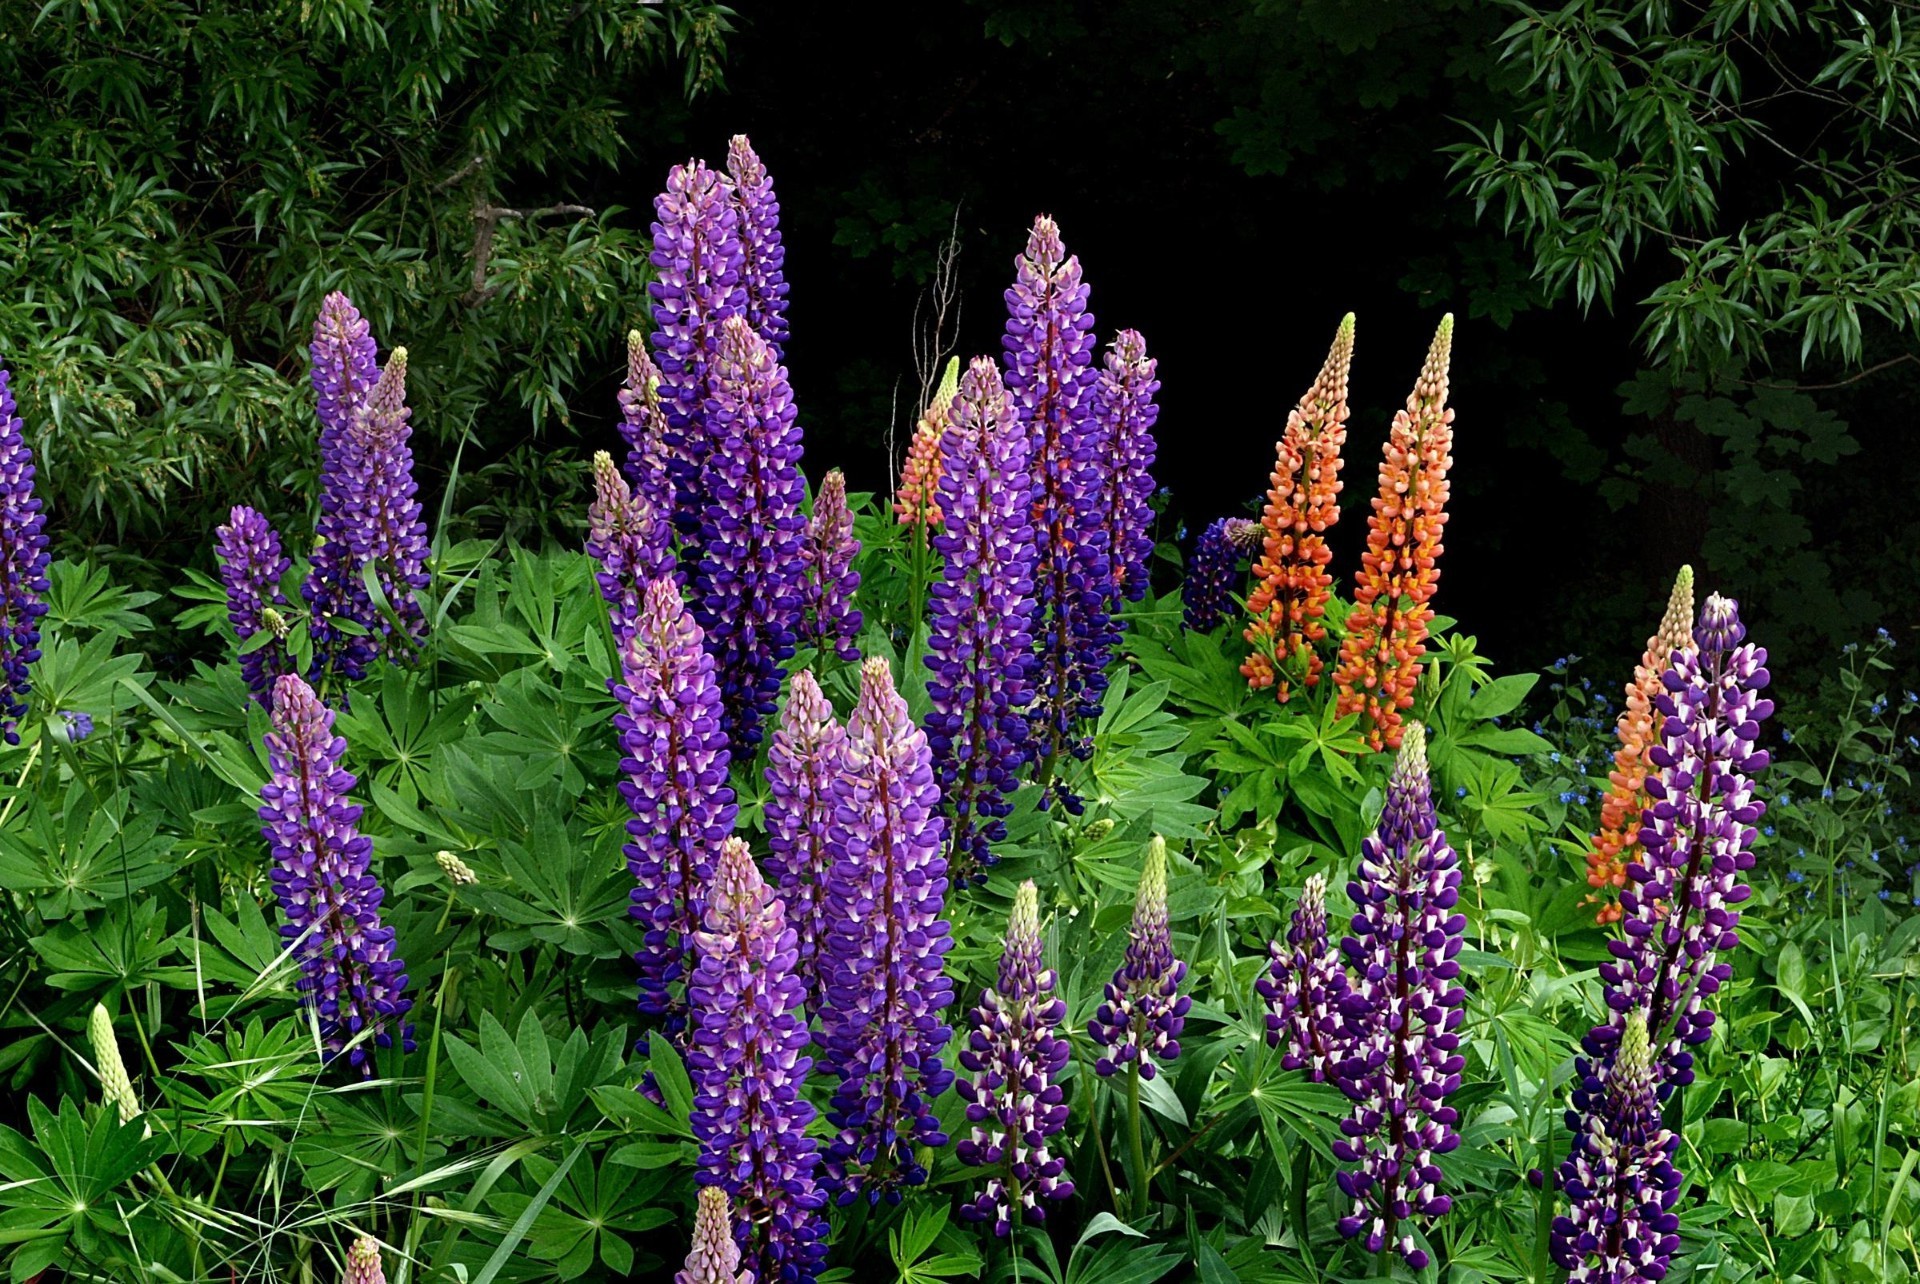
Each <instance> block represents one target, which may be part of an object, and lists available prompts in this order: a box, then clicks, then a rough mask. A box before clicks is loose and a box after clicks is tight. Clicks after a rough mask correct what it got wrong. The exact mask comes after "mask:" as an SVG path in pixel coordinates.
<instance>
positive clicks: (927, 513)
mask: <svg viewBox="0 0 1920 1284" xmlns="http://www.w3.org/2000/svg"><path fill="white" fill-rule="evenodd" d="M959 389H960V358H958V357H954V358H952V359H951V360H949V361H948V362H947V370H946V373H945V374H943V375H942V376H941V377H940V387H939V388H938V389H937V390H936V391H935V392H934V394H933V400H932V401H930V402H928V403H927V408H926V411H925V412H924V413H922V414H921V416H920V422H919V423H917V424H916V425H914V429H913V440H912V441H911V442H909V443H908V445H907V458H906V462H905V463H904V464H902V465H901V468H900V485H899V487H898V488H897V489H896V490H895V491H894V497H893V515H894V518H895V520H897V521H898V522H899V523H900V524H901V525H902V526H917V527H919V528H921V529H922V530H923V531H926V532H928V533H931V532H932V531H934V530H935V529H937V528H938V527H939V526H940V524H941V522H942V521H944V520H945V518H944V516H943V515H942V514H941V512H940V495H939V490H940V441H941V439H942V438H943V437H944V436H945V435H946V431H947V415H948V412H949V409H950V407H951V406H952V405H953V398H954V394H955V393H957V392H958V391H959Z"/></svg>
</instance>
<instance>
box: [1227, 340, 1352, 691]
mask: <svg viewBox="0 0 1920 1284" xmlns="http://www.w3.org/2000/svg"><path fill="white" fill-rule="evenodd" d="M1352 365H1353V313H1351V312H1349V313H1347V315H1346V316H1345V317H1343V318H1342V319H1341V321H1340V328H1339V329H1338V330H1337V331H1335V332H1334V336H1333V346H1332V347H1331V348H1330V349H1328V351H1327V359H1326V362H1325V364H1323V365H1322V366H1321V367H1320V373H1319V375H1318V376H1316V377H1315V379H1314V381H1313V386H1312V387H1310V388H1308V389H1307V393H1306V395H1305V396H1304V397H1302V398H1300V404H1299V405H1297V406H1295V407H1294V408H1293V410H1292V412H1291V413H1289V414H1288V415H1287V426H1286V429H1285V430H1284V431H1283V432H1282V434H1281V436H1280V440H1279V441H1278V442H1276V443H1274V465H1273V485H1272V488H1271V489H1270V490H1268V491H1267V504H1266V508H1265V509H1264V510H1263V511H1262V513H1261V524H1262V526H1263V527H1264V528H1265V534H1264V538H1263V540H1262V543H1261V555H1260V559H1259V561H1257V562H1256V563H1255V564H1254V568H1253V571H1254V575H1255V577H1256V578H1257V579H1258V581H1259V583H1258V584H1257V585H1256V587H1255V588H1254V591H1253V595H1252V596H1251V597H1249V598H1248V599H1247V609H1248V610H1249V611H1250V612H1251V613H1252V615H1253V621H1252V623H1250V624H1248V625H1247V629H1246V634H1245V636H1246V639H1247V641H1248V642H1250V643H1252V645H1253V650H1252V651H1251V652H1250V653H1249V654H1248V656H1247V658H1246V661H1245V662H1244V663H1243V664H1241V666H1240V672H1241V674H1242V675H1244V676H1245V677H1246V679H1247V685H1248V686H1250V687H1253V688H1254V689H1255V690H1258V689H1260V688H1262V687H1272V688H1274V694H1275V695H1276V696H1277V697H1278V698H1279V700H1280V703H1282V704H1285V703H1286V702H1287V700H1288V699H1289V698H1291V696H1292V695H1293V689H1294V684H1295V683H1296V682H1298V683H1299V684H1300V685H1302V686H1309V687H1311V686H1317V685H1318V684H1319V682H1320V672H1321V670H1322V669H1324V668H1325V667H1326V665H1325V662H1324V661H1322V660H1321V658H1320V656H1319V654H1318V653H1317V652H1316V650H1315V649H1314V644H1315V643H1317V642H1319V641H1320V640H1321V639H1322V638H1324V637H1326V636H1327V627H1326V625H1324V624H1322V623H1321V622H1320V618H1321V617H1322V616H1323V615H1325V614H1326V611H1327V596H1328V594H1329V593H1330V592H1331V590H1332V587H1333V576H1331V575H1329V574H1328V573H1327V569H1326V568H1327V563H1328V561H1330V560H1331V559H1332V557H1333V551H1332V550H1331V549H1329V548H1328V547H1327V539H1326V532H1327V528H1328V527H1330V526H1332V525H1333V524H1334V523H1335V522H1337V521H1339V520H1340V489H1341V483H1340V464H1341V458H1340V448H1341V446H1343V445H1345V444H1346V440H1347V415H1348V414H1349V413H1350V412H1349V410H1348V407H1347V371H1348V370H1349V369H1350V368H1351V367H1352Z"/></svg>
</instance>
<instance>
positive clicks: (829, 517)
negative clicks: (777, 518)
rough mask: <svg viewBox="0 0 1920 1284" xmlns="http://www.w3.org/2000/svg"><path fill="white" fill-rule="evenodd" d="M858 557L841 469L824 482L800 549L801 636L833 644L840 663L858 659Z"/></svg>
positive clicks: (843, 475)
mask: <svg viewBox="0 0 1920 1284" xmlns="http://www.w3.org/2000/svg"><path fill="white" fill-rule="evenodd" d="M859 555H860V541H859V540H857V539H855V538H854V537H853V510H852V509H850V508H848V507H847V478H846V474H844V473H842V472H841V471H840V470H839V469H838V468H834V469H831V470H829V471H828V473H827V475H826V476H825V477H823V478H821V479H820V491H819V493H818V494H816V495H815V496H814V497H813V516H812V517H811V518H810V519H809V520H808V522H807V538H806V543H805V544H803V545H802V546H801V554H800V561H801V565H802V566H803V567H804V568H805V579H804V580H803V581H802V584H801V601H802V604H803V607H804V613H803V615H802V618H801V626H800V631H801V636H802V637H804V638H805V639H806V640H807V641H809V642H811V643H813V644H814V645H815V646H818V647H821V648H823V649H824V648H826V647H828V646H831V647H832V648H833V653H834V654H835V655H837V656H839V657H840V658H841V659H842V660H858V659H859V658H860V648H859V647H857V646H855V645H854V642H853V639H854V638H855V637H856V636H857V635H858V634H859V632H860V620H861V616H860V611H859V608H857V607H855V606H854V604H853V594H854V591H855V590H856V589H858V588H859V587H860V572H858V571H856V570H854V569H853V559H854V558H856V557H858V556H859Z"/></svg>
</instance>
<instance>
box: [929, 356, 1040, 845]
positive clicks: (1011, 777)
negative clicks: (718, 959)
mask: <svg viewBox="0 0 1920 1284" xmlns="http://www.w3.org/2000/svg"><path fill="white" fill-rule="evenodd" d="M1029 444H1030V443H1029V441H1028V438H1027V435H1026V434H1025V433H1024V432H1023V431H1021V429H1020V427H1019V425H1018V424H1017V423H1016V422H1015V421H1014V418H1013V411H1012V407H1011V406H1010V404H1009V402H1008V399H1007V394H1006V389H1005V388H1004V386H1003V385H1002V384H1001V382H1000V371H999V368H998V367H996V366H995V365H994V363H993V362H992V361H991V360H990V359H988V358H985V357H980V358H976V359H975V360H974V362H973V363H972V365H970V366H969V367H968V368H967V373H966V376H965V377H964V378H963V379H962V380H961V381H960V387H959V391H958V392H957V394H956V395H955V396H954V398H953V402H952V407H951V412H950V415H949V422H948V425H947V431H946V435H945V436H944V437H943V438H942V440H941V454H942V456H943V457H944V458H945V460H946V468H945V470H944V471H943V472H942V473H941V476H940V491H939V496H940V506H941V508H942V509H943V510H944V511H945V513H946V527H945V529H944V530H943V531H941V533H940V534H938V535H936V536H935V537H934V548H935V549H937V550H938V551H939V552H940V553H941V555H942V557H943V558H944V562H943V565H942V569H941V578H940V581H939V582H938V583H936V584H935V585H934V586H933V592H932V595H931V598H930V606H929V620H928V636H927V668H928V669H929V670H930V671H931V674H932V676H930V677H929V678H928V679H927V692H928V695H929V696H931V698H932V704H933V707H932V709H931V710H929V712H928V713H927V720H926V727H927V743H928V744H929V745H930V746H931V748H932V751H933V762H934V770H935V772H936V773H937V775H938V778H939V782H940V793H941V797H942V800H943V801H944V802H945V804H946V813H947V852H948V860H949V870H950V872H952V873H953V874H954V875H955V876H956V877H959V876H962V875H966V874H971V873H973V872H976V871H978V870H980V869H981V868H983V867H985V866H987V865H990V864H992V863H993V860H994V855H993V846H992V845H993V844H994V843H995V842H998V841H999V840H1000V839H1002V838H1005V837H1006V832H1007V831H1006V822H1005V820H1004V819H1003V818H1004V817H1005V816H1006V815H1007V814H1008V813H1009V812H1010V811H1011V810H1012V805H1011V804H1010V803H1009V802H1008V801H1007V798H1008V795H1010V794H1012V793H1013V791H1014V790H1015V789H1016V788H1018V786H1019V772H1020V768H1021V766H1022V765H1023V764H1024V763H1025V762H1026V759H1027V721H1026V718H1025V716H1024V713H1023V711H1024V710H1025V708H1026V707H1027V704H1028V703H1029V702H1030V701H1031V700H1032V698H1033V685H1032V682H1031V681H1030V680H1029V677H1028V670H1029V668H1030V667H1031V665H1032V663H1033V643H1032V637H1031V635H1030V634H1029V633H1028V628H1029V626H1030V624H1031V621H1032V618H1033V564H1034V548H1033V523H1032V516H1031V508H1030V505H1029V502H1028V496H1027V493H1026V488H1025V487H1024V486H1023V485H1021V484H1019V483H1020V480H1021V479H1022V478H1025V477H1026V476H1027V471H1028V468H1027V460H1028V450H1029Z"/></svg>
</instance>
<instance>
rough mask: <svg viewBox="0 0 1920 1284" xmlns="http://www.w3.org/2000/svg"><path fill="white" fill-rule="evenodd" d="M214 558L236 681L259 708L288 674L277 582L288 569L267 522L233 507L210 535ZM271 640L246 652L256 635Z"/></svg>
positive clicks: (289, 658) (289, 660) (275, 533)
mask: <svg viewBox="0 0 1920 1284" xmlns="http://www.w3.org/2000/svg"><path fill="white" fill-rule="evenodd" d="M214 535H215V541H216V542H215V544H214V555H215V556H216V557H218V558H219V559H220V579H221V582H222V583H223V584H225V585H226V590H227V622H228V623H229V624H231V625H233V632H234V636H235V637H237V638H238V639H239V640H240V676H241V677H242V678H243V679H245V681H246V684H247V690H248V691H251V692H252V693H253V698H254V699H255V700H256V701H258V702H259V703H260V705H261V707H262V708H265V707H266V706H267V702H268V701H269V700H270V699H271V698H272V695H273V684H274V683H275V682H276V681H278V680H279V678H280V677H281V676H282V675H283V674H287V673H291V672H293V657H292V656H291V655H289V654H288V653H287V644H286V634H287V627H286V621H285V619H284V617H282V616H280V614H279V611H280V608H282V607H284V606H286V605H287V595H286V594H285V593H283V592H281V591H280V577H281V576H282V575H284V574H286V571H287V568H288V567H289V566H291V565H293V562H292V559H290V558H288V557H287V556H286V555H285V554H284V553H282V552H281V550H280V532H278V531H276V530H274V529H273V527H272V526H271V525H269V524H268V522H267V519H266V518H265V517H263V516H261V515H260V514H259V513H257V512H255V511H254V510H253V509H251V508H248V507H247V506H246V505H244V504H237V505H235V506H234V508H233V511H232V512H230V513H229V514H228V515H227V524H226V525H225V526H222V527H219V528H218V529H216V530H215V532H214ZM263 630H264V631H266V632H269V633H272V634H274V635H275V636H274V637H273V639H272V640H271V641H269V642H267V643H266V644H264V645H261V646H256V647H253V648H251V649H249V648H248V647H247V645H246V643H247V639H249V638H251V637H252V636H253V635H254V634H256V633H259V632H261V631H263Z"/></svg>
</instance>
